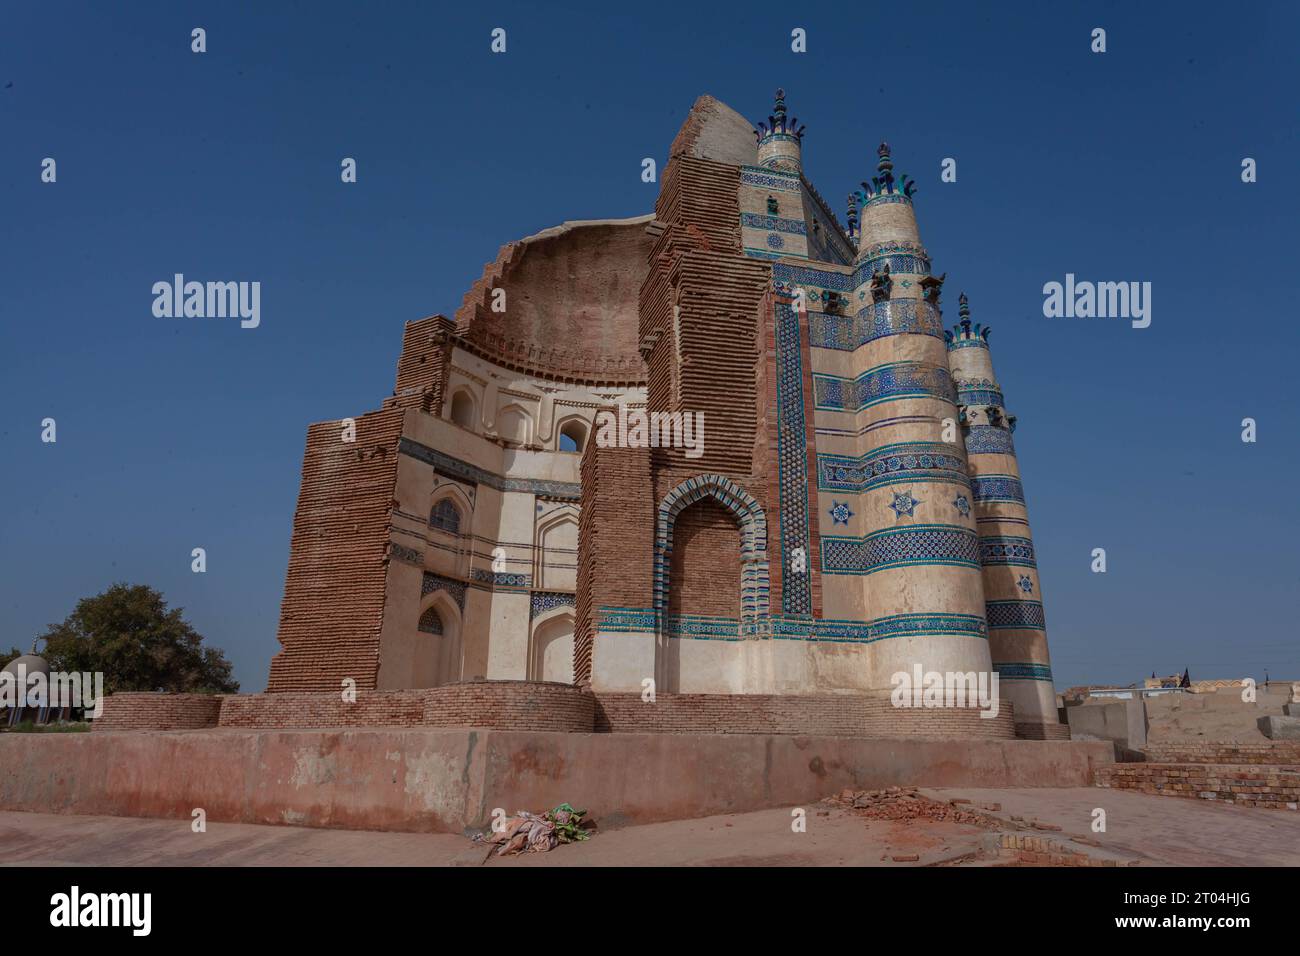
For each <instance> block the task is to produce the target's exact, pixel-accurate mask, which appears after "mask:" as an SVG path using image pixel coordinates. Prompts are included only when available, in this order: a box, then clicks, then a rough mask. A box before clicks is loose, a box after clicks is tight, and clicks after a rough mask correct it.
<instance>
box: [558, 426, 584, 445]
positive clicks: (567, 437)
mask: <svg viewBox="0 0 1300 956" xmlns="http://www.w3.org/2000/svg"><path fill="white" fill-rule="evenodd" d="M586 443H587V429H586V428H585V427H584V426H583V424H582V422H569V423H568V424H567V425H565V426H564V427H563V428H561V429H560V451H582V447H583V445H585V444H586Z"/></svg>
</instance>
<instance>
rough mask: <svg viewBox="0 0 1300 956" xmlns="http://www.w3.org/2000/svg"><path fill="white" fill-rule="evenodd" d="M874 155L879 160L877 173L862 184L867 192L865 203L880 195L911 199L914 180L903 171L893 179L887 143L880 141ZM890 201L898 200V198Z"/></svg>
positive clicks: (914, 190)
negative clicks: (897, 177)
mask: <svg viewBox="0 0 1300 956" xmlns="http://www.w3.org/2000/svg"><path fill="white" fill-rule="evenodd" d="M876 155H877V156H879V157H880V161H879V162H878V163H877V164H876V170H877V172H878V173H879V175H877V176H872V177H871V182H869V183H868V182H864V183H863V184H862V188H863V189H865V190H866V193H867V204H870V203H871V202H873V201H875V200H877V199H880V198H881V197H882V196H898V197H900V198H901V199H905V200H911V198H912V194H913V193H914V192H916V180H914V179H911V178H910V177H909V176H908V175H907V173H903V175H902V176H901V177H899V179H898V180H897V181H895V179H894V160H893V159H892V158H891V156H890V151H889V144H888V143H881V144H880V147H879V148H878V149H877V150H876ZM900 187H901V188H900ZM892 201H894V202H898V201H899V200H897V199H895V200H892Z"/></svg>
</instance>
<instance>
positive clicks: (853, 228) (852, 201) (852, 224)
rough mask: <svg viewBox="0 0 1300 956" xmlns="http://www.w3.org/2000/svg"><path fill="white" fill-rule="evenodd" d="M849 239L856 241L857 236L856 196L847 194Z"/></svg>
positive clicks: (855, 194)
mask: <svg viewBox="0 0 1300 956" xmlns="http://www.w3.org/2000/svg"><path fill="white" fill-rule="evenodd" d="M847 218H848V221H849V238H850V239H856V238H857V236H858V194H857V193H849V212H848V217H847Z"/></svg>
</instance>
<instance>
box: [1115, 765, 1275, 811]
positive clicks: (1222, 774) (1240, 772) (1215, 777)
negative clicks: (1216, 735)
mask: <svg viewBox="0 0 1300 956" xmlns="http://www.w3.org/2000/svg"><path fill="white" fill-rule="evenodd" d="M1096 782H1097V785H1098V786H1099V787H1113V788H1114V789H1117V790H1137V791H1139V792H1141V793H1154V794H1160V795H1163V796H1168V797H1193V798H1199V799H1201V800H1220V801H1223V802H1225V803H1234V804H1238V805H1241V806H1247V807H1264V808H1267V809H1273V810H1295V809H1296V807H1297V801H1300V772H1298V771H1296V770H1294V769H1285V768H1282V767H1261V766H1245V765H1240V764H1235V765H1234V764H1191V763H1182V764H1163V763H1161V764H1157V763H1122V764H1115V765H1114V766H1111V767H1101V768H1098V770H1097V772H1096Z"/></svg>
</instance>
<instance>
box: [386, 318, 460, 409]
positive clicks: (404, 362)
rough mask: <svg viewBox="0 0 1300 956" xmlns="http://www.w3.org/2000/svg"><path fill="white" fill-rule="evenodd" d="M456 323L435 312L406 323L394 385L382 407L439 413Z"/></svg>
mask: <svg viewBox="0 0 1300 956" xmlns="http://www.w3.org/2000/svg"><path fill="white" fill-rule="evenodd" d="M455 328H456V326H455V323H453V322H452V321H451V320H450V319H448V318H446V317H444V316H441V315H435V316H431V317H429V318H427V319H420V320H419V321H416V322H407V323H406V328H405V330H404V331H403V333H402V354H401V356H400V357H399V358H398V360H397V384H396V385H395V386H394V388H393V395H392V397H391V398H387V399H385V400H384V407H385V408H418V409H420V410H421V411H425V412H429V413H430V414H431V415H441V414H442V403H443V400H444V395H443V385H444V384H445V382H446V372H447V367H448V364H449V363H450V361H451V348H452V333H453V332H454V331H455Z"/></svg>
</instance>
